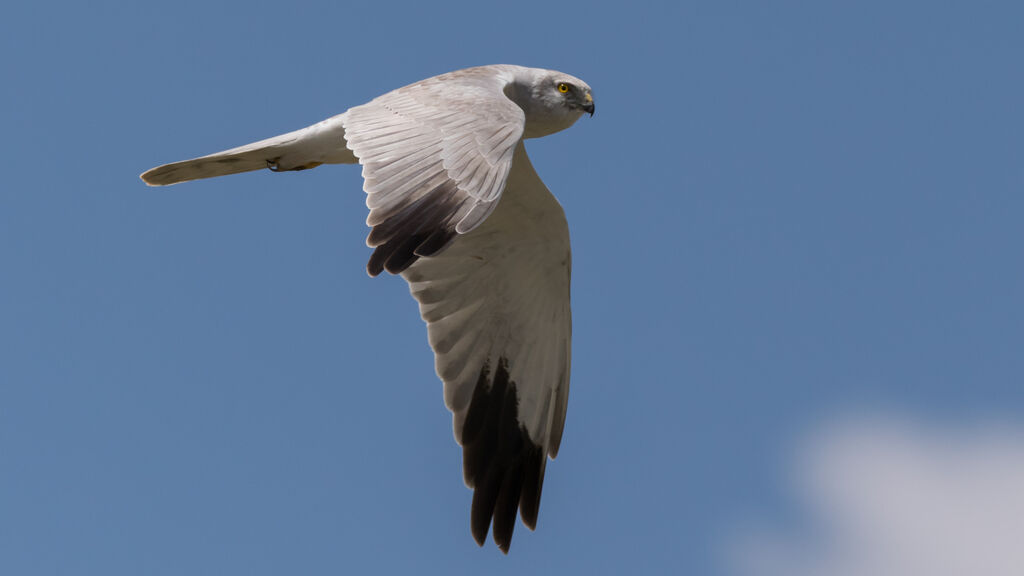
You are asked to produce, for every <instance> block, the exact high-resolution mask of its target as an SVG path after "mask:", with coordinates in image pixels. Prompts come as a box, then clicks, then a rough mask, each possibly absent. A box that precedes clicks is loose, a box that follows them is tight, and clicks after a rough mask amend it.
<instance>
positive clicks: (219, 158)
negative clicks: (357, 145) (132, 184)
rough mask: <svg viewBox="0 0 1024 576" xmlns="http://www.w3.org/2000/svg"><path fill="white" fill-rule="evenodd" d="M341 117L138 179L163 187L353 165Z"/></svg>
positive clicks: (166, 166) (176, 164) (166, 167)
mask: <svg viewBox="0 0 1024 576" xmlns="http://www.w3.org/2000/svg"><path fill="white" fill-rule="evenodd" d="M344 116H345V115H344V114H340V115H338V116H334V117H333V118H328V119H327V120H324V121H323V122H320V123H317V124H314V125H312V126H308V127H306V128H303V129H301V130H296V131H294V132H289V133H287V134H282V135H280V136H275V137H273V138H267V139H266V140H260V141H259V142H253V143H252V144H246V145H245V146H239V147H238V148H232V149H230V150H224V151H223V152H217V153H216V154H210V155H208V156H202V157H199V158H193V159H192V160H183V161H181V162H174V163H172V164H164V165H163V166H158V167H156V168H153V169H151V170H147V171H146V172H144V173H143V174H142V176H141V178H142V180H143V182H145V183H146V184H149V185H150V186H167V185H168V184H177V183H178V182H187V181H189V180H199V179H202V178H213V177H214V176H226V175H228V174H238V173H240V172H250V171H252V170H261V169H263V168H270V169H271V170H275V171H285V170H304V169H306V168H313V167H316V166H319V165H320V164H355V163H356V161H357V160H356V157H355V155H354V154H352V151H351V150H349V149H348V147H347V145H346V142H345V128H344Z"/></svg>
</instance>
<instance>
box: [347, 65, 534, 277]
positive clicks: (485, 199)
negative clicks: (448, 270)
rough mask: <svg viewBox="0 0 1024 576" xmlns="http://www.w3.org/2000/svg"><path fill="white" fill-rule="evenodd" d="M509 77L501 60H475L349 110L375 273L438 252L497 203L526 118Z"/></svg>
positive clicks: (349, 128)
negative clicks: (477, 64) (508, 91)
mask: <svg viewBox="0 0 1024 576" xmlns="http://www.w3.org/2000/svg"><path fill="white" fill-rule="evenodd" d="M506 83H507V79H506V78H504V77H503V76H502V75H501V74H500V73H499V71H498V70H497V69H496V68H494V67H489V66H485V67H481V68H469V69H466V70H460V71H457V72H452V73H449V74H442V75H441V76H436V77H434V78H430V79H427V80H424V81H422V82H418V83H416V84H411V85H409V86H406V87H404V88H399V89H398V90H395V91H393V92H389V93H387V94H384V95H383V96H380V97H378V98H376V99H374V100H372V101H370V102H368V103H366V104H364V105H362V106H357V107H355V108H352V109H350V110H349V111H348V112H346V113H345V114H344V115H343V117H344V120H343V122H344V127H345V138H346V140H347V142H348V144H347V145H348V147H349V148H350V149H351V150H352V151H353V152H354V153H355V155H356V157H357V158H358V159H359V163H360V164H362V165H363V178H364V184H363V189H364V190H365V191H366V193H367V198H366V205H367V206H368V207H369V208H370V215H369V217H368V218H367V220H366V223H367V224H368V225H370V226H371V227H372V228H373V230H372V231H371V232H370V235H369V237H368V238H367V240H366V243H367V245H369V246H370V247H373V248H375V250H374V252H373V255H372V256H371V257H370V261H369V263H368V264H367V271H368V272H369V273H370V274H371V275H374V276H375V275H377V274H379V273H380V272H381V271H383V270H387V271H389V272H391V273H399V272H401V271H402V270H405V269H406V268H407V267H408V266H409V265H410V264H412V263H413V262H415V261H416V259H417V258H418V257H420V256H430V255H432V254H436V253H437V252H439V251H440V250H441V248H444V247H445V246H446V245H448V243H449V242H450V241H451V240H452V239H453V238H454V237H455V236H456V235H457V234H464V233H466V232H469V231H471V230H473V229H474V228H475V227H477V226H478V225H480V223H481V222H483V221H484V219H485V218H487V216H488V215H489V214H490V213H491V211H493V210H494V207H495V206H496V205H497V204H498V199H499V197H500V196H501V191H502V190H503V189H504V188H505V180H506V178H507V177H508V173H509V167H510V166H511V165H512V155H513V150H514V149H515V146H516V143H517V142H519V140H520V139H521V138H522V135H523V124H524V119H525V117H524V114H523V111H522V109H521V108H519V106H517V105H516V104H515V103H514V102H512V101H511V100H509V99H508V98H507V97H506V96H505V94H504V91H503V90H504V88H505V85H506Z"/></svg>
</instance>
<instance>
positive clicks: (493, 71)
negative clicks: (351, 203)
mask: <svg viewBox="0 0 1024 576" xmlns="http://www.w3.org/2000/svg"><path fill="white" fill-rule="evenodd" d="M593 110H594V105H593V99H592V97H591V93H590V88H589V87H588V86H587V85H586V84H585V83H583V82H582V81H580V80H579V79H577V78H574V77H572V76H568V75H566V74H562V73H559V72H554V71H550V70H541V69H536V68H523V67H519V66H508V65H495V66H481V67H478V68H468V69H465V70H459V71H455V72H451V73H448V74H442V75H440V76H436V77H434V78H429V79H427V80H423V81H421V82H417V83H415V84H411V85H409V86H406V87H403V88H399V89H398V90H394V91H392V92H389V93H387V94H384V95H383V96H380V97H378V98H376V99H374V100H372V101H370V102H368V103H366V104H364V105H362V106H356V107H354V108H351V109H349V110H348V111H346V112H345V113H343V114H339V115H338V116H334V117H332V118H329V119H327V120H324V121H323V122H320V123H318V124H314V125H313V126H310V127H308V128H304V129H301V130H297V131H295V132H290V133H288V134H284V135H281V136H277V137H274V138H269V139H267V140H262V141H260V142H255V143H253V144H249V145H246V146H241V147H239V148H234V149H231V150H226V151H224V152H219V153H217V154H211V155H209V156H204V157H201V158H196V159H194V160H186V161H183V162H176V163H173V164H167V165H164V166H160V167H158V168H154V169H152V170H150V171H148V172H146V173H144V174H143V175H142V179H143V180H144V181H145V182H146V183H148V184H150V185H165V184H174V183H177V182H183V181H187V180H195V179H199V178H209V177H213V176H221V175H225V174H234V173H239V172H247V171H251V170H257V169H261V168H264V167H269V168H271V169H272V170H275V171H287V170H301V169H306V168H312V167H315V166H319V165H321V164H337V163H341V164H354V163H356V162H358V163H360V164H362V165H363V177H364V186H363V189H364V190H365V191H366V193H367V206H368V207H369V208H370V215H369V217H368V218H367V224H368V225H370V226H371V227H372V230H371V232H370V235H369V237H368V238H367V244H368V245H369V246H371V247H373V248H374V252H373V254H372V256H371V257H370V261H369V263H368V265H367V270H368V272H369V273H370V274H371V275H374V276H375V275H377V274H379V273H380V272H382V271H384V270H387V271H388V272H390V273H392V274H401V275H402V277H404V278H405V279H406V281H407V282H408V283H409V287H410V291H411V292H412V295H413V296H414V297H415V298H416V300H417V301H418V302H419V304H420V313H421V315H422V316H423V319H424V321H425V322H426V323H427V329H428V337H429V341H430V345H431V347H432V348H433V350H434V353H435V359H436V365H435V367H436V370H437V374H438V376H439V377H440V378H441V380H442V381H443V382H444V397H445V404H446V405H447V406H448V408H449V409H450V410H451V411H452V413H453V427H454V433H455V439H456V440H457V441H458V442H459V444H461V445H462V446H463V473H464V478H465V481H466V484H467V485H468V486H470V487H471V488H474V495H473V505H472V514H471V527H472V532H473V536H474V538H476V540H477V542H478V543H480V544H482V543H483V540H484V538H486V535H487V531H488V527H489V526H490V525H491V523H492V521H493V527H494V529H493V534H494V539H495V542H497V544H498V546H499V547H500V548H501V549H502V550H503V551H505V552H507V551H508V548H509V545H510V542H511V538H512V531H513V528H514V526H515V515H516V510H519V512H520V514H521V516H522V519H523V522H524V523H525V524H526V525H527V526H528V527H530V528H531V529H532V528H534V527H535V526H536V522H537V512H538V509H539V506H540V495H541V488H542V486H543V479H544V469H545V464H546V461H547V457H548V456H550V457H552V458H554V457H555V456H556V455H557V453H558V448H559V444H560V442H561V437H562V429H563V426H564V423H565V411H566V405H567V401H568V393H569V367H570V357H571V352H570V343H571V332H572V327H571V316H570V311H569V276H570V269H571V253H570V249H569V231H568V226H567V224H566V220H565V216H564V214H563V211H562V208H561V206H560V205H559V204H558V201H557V200H556V199H555V198H554V196H552V195H551V193H550V192H549V191H548V189H547V188H546V187H545V186H544V183H543V182H542V181H541V180H540V178H539V177H538V176H537V173H536V172H535V171H534V169H533V166H532V165H531V164H530V160H529V158H528V157H527V155H526V149H525V147H524V146H523V139H524V138H531V137H539V136H544V135H547V134H551V133H553V132H557V131H559V130H563V129H565V128H568V127H569V126H571V125H572V124H573V123H574V122H575V121H576V120H577V119H578V118H579V117H580V115H582V113H583V112H590V113H591V114H593Z"/></svg>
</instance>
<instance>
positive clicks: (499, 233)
mask: <svg viewBox="0 0 1024 576" xmlns="http://www.w3.org/2000/svg"><path fill="white" fill-rule="evenodd" d="M570 268H571V254H570V249H569V229H568V225H567V224H566V221H565V215H564V212H563V211H562V207H561V206H560V205H559V204H558V201H557V200H555V198H554V196H552V195H551V193H550V192H549V191H548V189H547V187H545V186H544V183H543V182H541V180H540V178H539V177H538V176H537V174H536V172H535V171H534V170H533V166H532V165H531V164H530V160H529V158H528V157H527V155H526V150H525V148H524V147H523V145H522V143H521V142H520V143H519V144H518V146H517V147H516V149H515V153H514V160H513V164H512V169H511V172H510V174H509V176H508V181H507V187H506V188H505V191H504V194H503V195H502V197H501V200H500V203H499V204H498V206H497V208H496V209H494V211H493V213H492V214H491V215H490V217H489V218H487V219H486V220H485V221H484V222H483V223H481V224H480V225H479V226H478V227H477V228H475V229H473V230H472V231H470V232H468V233H466V234H465V235H462V236H460V237H459V239H458V240H457V241H456V242H453V243H452V245H451V246H450V247H449V248H448V249H447V250H445V251H444V252H441V253H440V254H438V255H437V256H434V257H431V258H422V259H420V260H418V261H416V262H415V263H413V264H412V265H411V266H409V267H408V269H406V270H405V271H404V272H402V276H403V277H404V278H405V279H406V280H407V281H408V282H409V288H410V291H411V292H412V295H413V296H414V297H415V298H416V300H418V301H419V304H420V313H421V315H422V316H423V320H424V321H425V322H426V323H427V331H428V334H429V338H430V345H431V347H432V348H433V349H434V353H435V357H436V368H437V373H438V375H439V376H440V377H441V379H442V380H443V381H444V398H445V404H446V405H447V406H448V408H449V409H450V410H451V411H452V413H453V422H454V432H455V439H456V440H457V441H458V442H459V443H460V444H461V445H462V447H463V473H464V478H465V481H466V484H467V485H468V486H469V487H471V488H474V489H475V492H474V494H473V507H472V513H471V526H472V531H473V537H474V538H476V540H477V542H478V543H480V544H481V545H482V544H483V541H484V539H485V538H486V537H487V530H488V526H489V524H491V520H492V517H493V521H494V540H495V542H496V543H497V544H498V546H499V547H500V548H501V549H502V550H503V551H505V552H508V549H509V544H510V542H511V540H512V531H513V528H514V527H515V517H516V510H517V509H519V511H520V514H521V516H522V519H523V523H524V524H526V525H527V526H528V527H529V528H530V529H533V528H534V527H535V526H536V524H537V512H538V509H539V507H540V495H541V488H542V486H543V481H544V467H545V464H546V461H547V459H546V457H547V456H551V457H552V458H554V457H555V456H556V455H557V453H558V446H559V443H560V441H561V437H562V428H563V425H564V423H565V410H566V402H567V400H568V395H569V364H570V340H571V332H572V321H571V316H570V311H569V274H570Z"/></svg>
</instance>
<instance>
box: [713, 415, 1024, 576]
mask: <svg viewBox="0 0 1024 576" xmlns="http://www.w3.org/2000/svg"><path fill="white" fill-rule="evenodd" d="M797 462H798V464H797V466H796V467H795V470H794V471H795V474H794V488H795V496H796V501H797V503H798V504H799V506H800V508H801V510H800V512H801V514H803V517H802V518H803V519H802V521H801V522H800V524H801V526H799V527H792V526H786V527H774V526H773V527H771V528H763V527H762V528H758V529H753V530H745V531H744V534H743V535H742V537H740V538H738V539H737V540H736V541H733V542H732V543H731V545H730V548H729V556H730V560H731V563H732V564H733V568H735V569H736V572H737V573H739V574H743V575H745V576H811V575H815V576H918V575H920V576H968V575H969V576H980V575H984V576H1002V575H1007V576H1010V575H1012V576H1021V575H1024V428H1020V427H1008V426H984V427H973V428H970V429H967V428H957V429H946V428H939V427H935V426H923V425H920V424H913V423H909V422H906V421H898V420H893V419H886V420H879V419H872V420H864V419H861V420H851V421H846V422H844V423H842V424H838V425H833V426H830V427H826V428H825V429H824V430H821V431H819V432H818V433H817V434H815V436H814V438H813V439H812V440H810V441H809V442H807V443H806V445H804V446H803V447H802V449H801V450H800V452H799V457H798V458H797Z"/></svg>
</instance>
